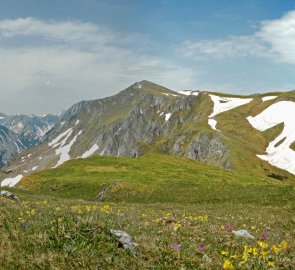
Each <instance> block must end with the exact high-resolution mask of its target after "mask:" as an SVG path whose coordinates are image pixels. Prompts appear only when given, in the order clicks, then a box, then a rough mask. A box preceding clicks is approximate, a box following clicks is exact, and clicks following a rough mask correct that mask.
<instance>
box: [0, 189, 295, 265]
mask: <svg viewBox="0 0 295 270" xmlns="http://www.w3.org/2000/svg"><path fill="white" fill-rule="evenodd" d="M19 195H20V197H21V198H22V203H21V204H17V203H14V202H12V201H10V200H7V199H1V200H0V205H1V208H0V209H1V210H0V215H1V222H0V237H1V243H0V247H1V248H0V260H1V267H2V269H30V270H31V269H222V268H224V269H294V267H295V264H294V262H295V261H294V259H295V258H294V249H293V248H294V237H295V235H294V224H295V220H294V205H293V206H291V205H289V206H285V207H281V206H271V207H270V206H262V205H251V204H249V205H245V204H230V203H222V204H200V205H198V204H191V205H186V206H184V205H179V204H175V203H167V204H130V203H129V204H124V203H120V204H118V203H111V204H105V203H101V202H100V203H98V202H85V201H81V200H67V199H57V198H51V197H41V196H36V195H34V196H28V195H26V194H24V193H20V194H19ZM110 229H120V230H124V231H126V232H128V233H129V234H130V235H131V236H132V238H133V240H134V241H135V242H136V244H137V256H136V257H134V256H133V255H132V254H131V253H130V252H129V251H128V250H124V249H122V248H120V247H119V246H118V243H117V240H116V239H115V238H114V237H113V236H112V235H111V234H110ZM239 229H247V230H248V231H249V232H250V233H251V234H252V235H253V236H254V237H255V239H253V240H251V239H244V238H238V237H236V236H235V235H234V234H233V233H232V231H233V230H239ZM205 254H206V256H208V257H209V258H210V259H209V260H210V262H207V261H206V260H204V256H205ZM272 265H273V266H274V267H272Z"/></svg>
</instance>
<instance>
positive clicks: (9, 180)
mask: <svg viewBox="0 0 295 270" xmlns="http://www.w3.org/2000/svg"><path fill="white" fill-rule="evenodd" d="M22 178H23V176H22V175H21V174H20V175H18V176H15V177H13V178H6V179H4V180H3V181H2V182H1V187H14V186H15V185H16V184H17V183H18V182H19V181H20V180H21V179H22Z"/></svg>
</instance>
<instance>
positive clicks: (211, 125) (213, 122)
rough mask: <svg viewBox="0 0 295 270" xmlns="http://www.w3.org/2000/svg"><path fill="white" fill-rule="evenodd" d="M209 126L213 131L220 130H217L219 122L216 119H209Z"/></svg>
mask: <svg viewBox="0 0 295 270" xmlns="http://www.w3.org/2000/svg"><path fill="white" fill-rule="evenodd" d="M208 124H209V126H210V127H211V128H212V129H214V130H217V131H219V130H218V129H217V128H216V125H217V121H216V120H215V119H213V118H209V119H208Z"/></svg>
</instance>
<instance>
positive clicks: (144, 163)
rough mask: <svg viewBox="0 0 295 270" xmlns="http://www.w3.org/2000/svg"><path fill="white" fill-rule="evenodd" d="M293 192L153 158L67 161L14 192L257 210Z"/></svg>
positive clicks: (244, 176) (208, 167)
mask: <svg viewBox="0 0 295 270" xmlns="http://www.w3.org/2000/svg"><path fill="white" fill-rule="evenodd" d="M293 187H294V186H293V185H292V184H291V183H285V182H281V181H278V180H272V179H271V178H262V177H257V176H253V175H251V174H241V173H236V172H229V171H227V170H224V169H220V168H218V167H215V166H211V165H206V164H203V163H201V162H198V161H194V160H188V159H183V158H174V157H171V156H167V155H159V154H148V155H145V156H143V157H140V158H116V157H103V156H97V155H95V156H93V157H90V158H86V159H76V160H71V161H68V162H66V163H64V164H63V165H61V166H60V167H58V168H56V169H48V170H43V171H40V172H34V173H31V174H29V175H28V176H26V177H24V178H23V180H22V181H21V182H20V184H19V188H21V189H25V190H28V191H30V192H32V193H34V194H44V195H51V196H55V197H59V198H61V197H62V198H76V199H85V200H94V199H95V198H100V196H98V194H99V193H100V192H101V191H103V190H104V189H107V190H108V192H106V194H105V195H104V196H102V197H101V198H100V199H102V200H103V201H111V202H129V203H130V202H133V203H134V202H136V203H159V202H160V203H171V202H173V203H209V202H210V203H225V202H227V203H229V202H230V203H236V202H239V203H243V202H244V203H254V204H263V205H266V204H272V203H274V202H275V204H277V205H278V204H281V205H285V204H288V203H291V202H292V201H293V198H294V195H295V193H294V188H293ZM250 194H251V196H249V195H250ZM256 194H257V195H256ZM258 194H260V195H259V196H258ZM269 194H272V196H271V197H270V196H269ZM251 197H252V198H251ZM184 198H185V199H184Z"/></svg>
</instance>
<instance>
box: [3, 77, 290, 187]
mask: <svg viewBox="0 0 295 270" xmlns="http://www.w3.org/2000/svg"><path fill="white" fill-rule="evenodd" d="M294 110H295V91H291V92H283V93H281V92H277V93H267V94H255V95H250V96H237V95H228V94H221V93H214V92H206V91H197V90H194V91H192V90H186V91H181V92H174V91H172V90H170V89H168V88H165V87H162V86H159V85H156V84H154V83H151V82H148V81H142V82H137V83H135V84H133V85H131V86H130V87H128V88H127V89H125V90H124V91H122V92H120V93H118V94H117V95H115V96H112V97H108V98H104V99H99V100H92V101H82V102H79V103H77V104H75V105H73V106H72V107H71V108H69V109H68V110H67V111H66V112H65V113H64V114H63V115H62V116H61V117H58V116H52V115H51V116H45V117H37V116H32V117H30V116H26V117H25V116H22V117H21V116H19V117H18V116H14V119H13V117H5V116H3V118H2V119H1V121H0V124H2V125H3V126H5V127H7V128H8V129H10V130H11V131H10V132H14V133H13V134H16V135H17V136H18V137H16V140H19V141H20V143H21V144H22V145H23V147H20V146H19V147H20V150H19V151H18V150H16V152H20V151H21V150H23V149H24V148H28V149H27V150H24V151H23V152H22V153H20V154H18V155H17V156H16V157H15V158H14V160H12V161H11V162H10V164H9V166H6V167H4V168H3V171H6V172H7V173H6V174H4V173H3V174H2V175H0V176H1V178H0V179H2V180H3V179H5V182H2V185H3V183H5V185H11V186H12V185H14V184H16V183H17V182H18V181H19V180H20V179H21V178H22V176H24V175H26V174H28V173H30V172H32V171H35V170H42V169H46V168H55V167H57V166H59V165H61V164H63V163H64V162H66V161H67V160H69V159H76V158H87V157H89V156H91V155H93V154H99V155H109V156H129V157H139V156H141V155H144V154H145V153H149V152H155V153H165V154H169V155H173V156H177V157H184V158H190V159H195V160H199V161H202V162H205V163H208V164H211V165H214V166H219V167H222V168H225V169H230V170H235V171H238V172H240V173H248V174H249V173H250V174H253V175H260V176H265V177H272V178H275V179H279V180H283V179H287V178H289V179H294V175H295V169H294V168H295V158H294V155H295V152H294V142H295V136H294V134H295V130H294V127H295V122H294V120H293V119H294V118H292V116H290V115H295V111H294ZM4 164H5V163H4ZM0 181H1V180H0Z"/></svg>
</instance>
